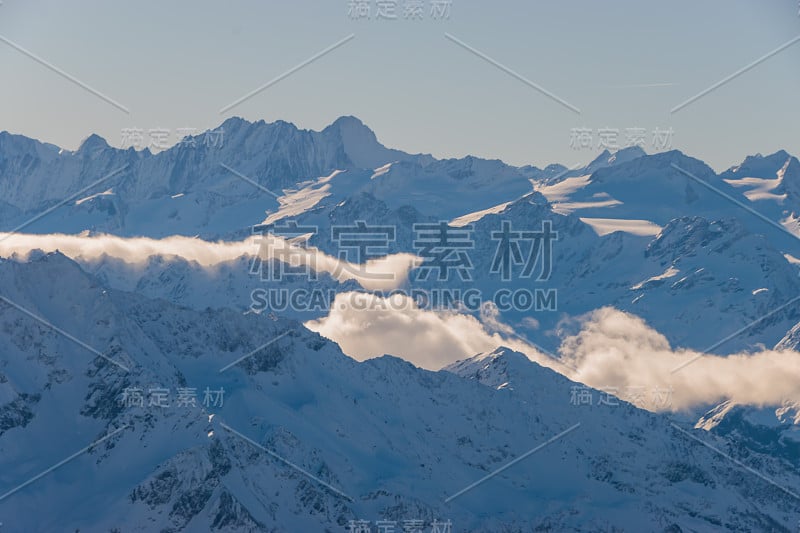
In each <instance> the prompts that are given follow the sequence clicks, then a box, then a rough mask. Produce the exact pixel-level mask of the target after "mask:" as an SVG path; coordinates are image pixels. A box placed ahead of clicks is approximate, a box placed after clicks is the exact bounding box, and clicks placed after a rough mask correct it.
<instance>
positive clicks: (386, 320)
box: [306, 293, 800, 411]
mask: <svg viewBox="0 0 800 533" xmlns="http://www.w3.org/2000/svg"><path fill="white" fill-rule="evenodd" d="M404 298H406V297H404V296H402V295H394V296H392V300H384V299H383V298H380V297H377V296H373V295H367V294H363V293H345V294H340V295H339V296H338V297H337V298H336V301H335V303H334V306H333V309H332V310H331V313H330V314H329V316H327V317H325V318H322V319H320V320H315V321H311V322H308V323H307V324H306V325H307V326H308V327H309V328H310V329H312V330H314V331H317V332H319V333H320V334H321V335H323V336H325V337H328V338H330V339H332V340H334V341H335V342H337V343H339V344H340V345H341V347H342V349H343V350H344V352H345V353H347V354H348V355H350V356H351V357H354V358H356V359H359V360H364V359H369V358H372V357H378V356H381V355H384V354H392V355H396V356H398V357H402V358H403V359H405V360H407V361H410V362H412V363H414V364H415V365H417V366H420V367H423V368H427V369H430V370H437V369H440V368H442V367H443V366H445V365H447V364H450V363H452V362H455V361H456V360H459V359H464V358H467V357H471V356H473V355H475V354H477V353H480V352H488V351H491V350H493V349H494V348H496V347H497V346H500V345H503V346H507V347H509V348H511V349H514V350H517V351H519V352H522V353H524V354H526V355H527V356H528V357H529V358H530V359H531V360H533V361H535V362H537V363H539V364H541V365H542V366H546V367H549V368H552V369H553V370H555V371H558V372H560V373H562V374H564V375H565V376H567V377H568V378H570V379H572V380H574V381H578V382H580V383H585V384H586V385H588V386H590V387H593V388H596V389H601V390H606V391H609V392H610V393H611V394H614V395H615V396H618V397H620V398H622V399H624V400H627V401H630V402H631V403H634V404H636V405H638V406H639V407H642V408H645V409H649V410H655V411H682V410H686V409H690V408H692V407H697V406H704V405H713V404H717V403H720V402H722V401H725V400H733V401H734V402H737V403H740V404H746V405H754V406H765V405H780V404H782V403H783V402H784V401H786V400H790V401H798V400H800V353H798V352H794V351H774V350H765V351H761V352H756V353H753V354H747V353H740V354H732V355H729V356H727V357H723V356H717V355H707V354H702V353H699V352H695V351H692V350H674V349H672V348H671V347H670V346H669V343H668V342H667V339H666V338H665V337H664V336H663V335H661V334H660V333H658V332H657V331H655V330H654V329H652V328H650V327H649V326H648V325H647V324H646V323H645V322H644V321H643V320H642V319H640V318H639V317H636V316H634V315H630V314H628V313H624V312H622V311H618V310H616V309H613V308H602V309H599V310H597V311H594V312H593V313H590V314H589V315H587V316H585V317H583V318H582V319H581V328H580V331H579V332H578V333H577V334H576V335H573V336H570V337H567V338H565V339H564V340H563V341H562V344H561V348H560V349H559V353H560V357H561V361H563V362H564V363H565V364H566V365H568V366H565V365H563V364H559V363H558V362H556V361H553V360H552V358H551V357H550V356H548V355H546V354H544V353H543V352H542V351H541V350H539V349H538V348H537V347H536V346H534V345H532V344H531V343H529V342H526V341H525V340H524V339H522V338H521V337H519V336H517V335H516V333H515V332H514V330H513V329H512V328H511V327H510V326H508V325H507V324H502V323H500V322H499V321H498V319H497V315H496V313H494V312H493V311H492V309H491V307H487V308H486V309H485V311H484V313H483V317H482V320H480V321H479V320H478V319H476V318H475V317H473V316H470V315H465V314H459V313H453V312H447V313H445V312H438V311H429V310H424V309H420V308H418V307H417V306H416V305H415V304H414V303H413V301H411V300H406V301H404V300H403V299H404ZM690 361H691V363H689V362H690ZM686 363H689V364H686ZM681 365H686V366H684V367H683V368H680V369H679V370H676V369H677V368H678V367H680V366H681ZM642 391H645V392H647V394H642ZM653 391H659V394H661V396H662V399H663V401H662V402H660V403H659V404H654V402H653V401H652V394H651V393H652V392H653Z"/></svg>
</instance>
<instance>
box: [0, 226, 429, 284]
mask: <svg viewBox="0 0 800 533" xmlns="http://www.w3.org/2000/svg"><path fill="white" fill-rule="evenodd" d="M35 250H41V251H43V252H55V251H60V252H61V253H63V254H64V255H66V256H67V257H70V258H72V259H74V260H76V261H83V262H92V261H99V260H101V259H103V258H104V257H113V258H117V259H121V260H123V261H125V262H126V263H129V264H132V265H144V264H146V262H147V260H148V258H150V257H153V256H161V257H165V258H169V257H180V258H182V259H185V260H187V261H195V262H197V263H198V264H199V265H201V266H203V267H214V266H216V265H218V264H220V263H223V262H225V261H232V260H234V259H237V258H239V257H242V256H253V257H255V256H259V257H261V259H262V260H267V259H272V258H277V259H284V260H286V261H287V262H289V261H291V262H292V264H293V265H295V266H299V265H308V266H309V267H310V268H312V269H313V270H315V271H317V272H327V273H328V274H330V275H332V276H333V277H334V278H335V279H337V280H338V281H340V282H344V281H348V280H351V279H352V280H356V281H357V282H358V283H359V284H360V285H361V286H362V287H364V288H365V289H369V290H390V289H394V288H397V287H399V286H401V285H402V284H403V283H405V281H406V280H407V279H408V273H409V271H410V270H411V269H412V268H413V267H414V266H415V265H416V263H417V261H418V260H419V259H418V258H417V256H415V255H413V254H395V255H390V256H387V257H383V258H381V259H376V260H372V261H368V262H367V263H365V264H364V265H354V264H352V263H348V262H346V261H342V260H340V259H337V258H335V257H332V256H330V255H327V254H325V253H324V252H322V251H320V250H318V249H316V248H313V247H308V248H304V247H301V246H299V245H298V244H296V243H295V242H294V241H287V240H286V239H282V238H280V237H276V236H274V235H267V236H263V237H262V236H260V235H258V236H253V237H251V238H249V239H245V240H243V241H233V242H225V241H217V242H209V241H204V240H202V239H198V238H193V237H183V236H172V237H165V238H163V239H151V238H147V237H117V236H115V235H64V234H48V235H36V234H19V233H0V257H12V256H14V255H16V256H17V257H20V258H22V259H25V258H27V257H28V256H29V255H30V253H31V252H33V251H35Z"/></svg>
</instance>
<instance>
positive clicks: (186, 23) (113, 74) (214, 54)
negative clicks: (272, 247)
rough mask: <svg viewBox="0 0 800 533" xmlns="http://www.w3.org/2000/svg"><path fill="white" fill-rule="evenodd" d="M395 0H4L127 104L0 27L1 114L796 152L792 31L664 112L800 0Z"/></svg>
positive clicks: (707, 154)
mask: <svg viewBox="0 0 800 533" xmlns="http://www.w3.org/2000/svg"><path fill="white" fill-rule="evenodd" d="M405 1H406V0H397V15H398V19H397V20H375V19H374V15H375V11H376V9H377V6H376V1H375V0H372V1H371V2H370V3H371V4H372V6H371V8H372V13H371V14H372V15H373V17H372V19H370V20H356V19H353V18H351V17H350V16H349V15H348V8H349V7H348V6H349V0H317V1H304V0H294V1H292V2H285V1H257V2H256V1H253V2H219V1H192V2H189V1H183V0H180V1H178V0H175V1H172V0H171V1H167V2H164V1H158V2H157V1H149V0H146V1H137V2H107V1H102V0H71V1H63V0H41V1H40V0H34V1H31V0H3V3H2V5H0V36H2V37H3V38H5V39H9V40H11V41H13V42H14V43H17V44H18V45H21V46H22V47H24V48H26V49H27V50H29V51H31V52H33V53H35V54H37V55H39V56H40V57H42V58H43V59H45V60H47V61H48V62H50V63H51V64H53V65H55V66H57V67H59V68H61V69H63V70H64V71H65V72H67V73H69V74H70V75H72V76H74V77H76V78H78V79H79V80H80V81H81V82H83V83H85V84H87V85H90V86H91V87H93V88H95V89H96V90H98V91H100V92H102V93H103V94H105V95H107V96H108V97H110V98H112V99H114V100H115V101H117V102H119V103H120V104H122V105H124V106H125V107H127V108H128V109H130V114H126V113H124V112H122V111H120V110H118V109H116V108H114V107H113V106H111V105H109V104H108V103H106V102H104V101H103V100H101V99H100V98H98V97H96V96H94V95H92V94H90V93H88V92H87V91H85V90H84V89H82V88H80V87H78V86H76V85H74V84H72V83H71V82H69V81H67V80H65V79H63V78H62V77H60V76H59V75H57V74H55V73H54V72H52V71H50V70H48V69H46V68H45V67H43V66H41V65H40V64H38V63H36V62H35V61H33V60H32V59H30V58H29V57H26V56H25V55H23V54H22V53H20V52H19V51H17V50H15V49H13V48H12V47H10V46H9V45H7V44H6V43H2V42H0V62H1V64H2V72H3V74H2V79H3V82H2V83H1V84H0V130H8V131H11V132H14V133H22V134H25V135H28V136H31V137H35V138H38V139H41V140H44V141H48V142H52V143H55V144H58V145H60V146H63V147H65V148H68V149H74V148H76V147H77V146H78V145H79V143H80V141H81V139H83V138H85V137H86V136H87V135H88V134H90V133H92V132H96V133H99V134H100V135H102V136H103V137H105V138H106V139H107V140H108V141H109V143H111V144H112V145H120V144H121V142H122V133H121V131H122V129H123V128H132V127H135V128H142V129H145V130H147V129H150V128H165V129H169V130H170V131H172V132H174V131H175V130H176V129H177V128H184V127H192V128H197V129H200V130H202V129H207V128H211V127H214V126H216V125H218V124H219V123H221V122H222V121H223V120H224V119H225V118H227V117H228V116H231V115H239V116H243V117H245V118H247V119H250V120H256V119H265V120H267V121H272V120H277V119H283V120H288V121H290V122H293V123H295V124H297V125H298V126H300V127H303V128H311V129H321V128H323V127H324V126H325V125H327V124H328V123H330V122H332V121H333V120H334V119H335V118H336V117H337V116H340V115H356V116H358V117H359V118H361V119H362V120H363V121H364V122H365V123H366V124H367V125H369V126H370V127H371V128H372V129H373V130H375V131H376V133H377V135H378V138H379V139H380V140H381V141H382V142H383V143H384V144H386V145H389V146H391V147H395V148H400V149H403V150H406V151H411V152H418V151H423V152H430V153H432V154H434V155H435V156H437V157H460V156H463V155H466V154H473V155H478V156H482V157H492V158H500V159H503V160H505V161H507V162H510V163H513V164H528V163H530V164H536V165H540V166H541V165H544V164H547V163H551V162H561V163H564V164H568V165H569V164H574V163H578V162H580V161H585V160H587V159H590V158H591V157H592V156H593V155H594V154H595V153H596V152H597V150H595V149H591V150H588V149H587V150H577V151H576V150H574V149H572V148H571V146H570V137H571V130H572V129H573V128H576V127H586V128H590V129H592V130H594V131H595V132H596V130H597V129H599V128H612V129H618V130H619V131H620V133H619V142H620V143H621V142H622V141H623V130H624V129H625V128H634V127H635V128H644V129H645V130H646V131H647V132H648V137H649V136H650V135H651V132H652V130H654V129H655V128H657V127H658V128H662V129H666V128H670V127H671V128H672V129H673V131H674V134H673V138H672V145H673V147H675V148H678V149H680V150H683V151H685V152H687V153H689V154H691V155H694V156H697V157H700V158H702V159H704V160H706V161H707V162H709V163H710V164H711V165H712V166H713V167H715V168H716V169H718V170H719V169H723V168H727V167H729V166H731V165H733V164H735V163H737V162H739V161H740V160H741V159H743V158H744V156H745V155H747V154H752V153H756V152H762V153H769V152H773V151H776V150H778V149H781V148H783V149H786V150H788V151H790V152H792V153H794V154H796V155H800V107H799V106H798V103H799V102H800V98H798V95H800V42H799V43H797V44H795V45H793V46H791V47H789V48H787V49H786V50H784V51H783V52H781V53H779V54H776V55H775V56H774V57H772V58H770V59H768V60H766V61H764V62H763V63H761V64H760V65H758V66H756V67H754V68H753V69H752V70H750V71H749V72H745V73H744V74H742V75H741V76H740V77H738V78H736V79H733V80H732V81H730V82H729V83H727V84H725V85H723V86H721V87H720V88H718V89H717V90H715V91H713V92H711V93H709V94H708V95H706V96H705V97H703V98H700V99H699V100H697V101H696V102H694V103H692V104H691V105H689V106H687V107H685V108H684V109H682V110H680V111H678V112H677V113H674V114H673V113H670V110H671V109H672V108H673V107H675V106H676V105H678V104H680V103H681V102H683V101H685V100H686V99H688V98H690V97H692V96H694V95H695V94H697V93H699V92H700V91H702V90H704V89H706V88H708V87H709V86H711V85H713V84H714V83H716V82H718V81H720V80H722V79H723V78H725V77H727V76H729V75H731V74H732V73H734V72H736V71H737V70H739V69H741V68H742V67H745V66H746V65H748V64H749V63H751V62H753V61H755V60H756V59H758V58H760V57H762V56H763V55H765V54H767V53H768V52H770V51H772V50H774V49H775V48H777V47H779V46H780V45H782V44H784V43H786V42H787V41H789V40H791V39H792V38H794V37H796V36H798V35H800V17H798V5H797V2H796V0H785V1H784V0H769V1H765V0H751V1H738V0H713V1H712V0H706V1H702V2H697V1H696V0H691V1H684V0H676V1H670V2H652V1H642V0H614V1H609V2H599V1H596V0H575V1H564V0H561V1H552V2H532V1H498V2H492V3H490V2H485V1H477V0H452V3H451V5H450V8H449V9H450V13H449V18H448V19H446V20H438V19H434V18H433V17H432V16H431V13H430V9H431V5H430V4H431V2H432V1H433V0H425V11H424V13H423V20H421V21H414V20H406V19H404V18H403V6H404V3H405ZM446 32H447V33H449V34H451V35H453V36H455V37H456V38H458V39H460V40H461V41H463V42H464V43H466V44H468V45H469V46H471V47H474V48H475V49H477V50H479V51H480V52H482V53H484V54H486V55H488V56H490V57H491V58H493V59H494V60H496V61H499V62H500V63H503V64H504V65H506V66H507V67H509V68H511V69H513V70H514V71H515V72H517V73H519V74H520V75H522V76H524V77H526V78H527V79H529V80H531V81H532V82H535V83H537V84H539V85H540V86H542V87H543V88H545V89H547V90H548V91H550V92H552V93H553V94H555V95H557V96H558V97H559V98H561V99H563V100H565V101H566V102H568V103H569V104H571V105H574V106H576V107H578V108H579V109H580V110H581V113H580V114H577V113H575V112H573V111H571V110H569V109H567V108H565V107H563V106H562V105H560V104H559V103H557V102H555V101H554V100H552V99H550V98H548V97H547V96H545V95H543V94H541V93H539V92H537V91H536V90H534V89H533V88H531V87H529V86H528V85H526V84H525V83H522V82H521V81H519V80H517V79H514V78H513V77H512V76H510V75H508V74H507V73H504V72H502V71H501V70H499V69H497V68H496V67H495V66H492V65H491V64H489V63H488V62H486V61H484V60H483V59H481V58H479V57H476V56H475V55H474V54H472V53H470V52H469V51H467V50H465V49H464V48H462V47H460V46H459V45H457V44H456V43H454V42H452V41H450V40H448V39H447V38H445V35H444V34H445V33H446ZM350 34H355V38H354V39H352V40H351V41H349V42H347V43H346V44H344V45H342V46H341V47H340V48H338V49H336V50H334V51H332V52H331V53H330V54H328V55H326V56H324V57H322V58H320V59H319V60H317V61H315V62H313V63H311V64H309V65H308V66H306V67H305V68H303V69H301V70H298V71H297V72H295V73H294V74H292V75H291V76H289V77H287V78H285V79H283V80H282V81H280V82H278V83H277V84H275V85H274V86H272V87H270V88H268V89H267V90H265V91H264V92H262V93H260V94H258V95H256V96H254V97H253V98H251V99H250V100H248V101H246V102H245V103H243V104H241V105H240V106H238V107H236V108H234V109H232V110H230V111H229V112H227V113H224V114H220V112H219V111H220V109H221V108H222V107H224V106H226V105H228V104H230V103H231V102H233V101H235V100H236V99H238V98H239V97H241V96H243V95H244V94H246V93H248V92H250V91H252V90H253V89H256V88H257V87H259V86H260V85H262V84H264V83H266V82H268V81H269V80H271V79H273V78H275V77H276V76H278V75H279V74H281V73H283V72H285V71H287V70H289V69H291V68H292V67H294V66H296V65H297V64H299V63H301V62H302V61H304V60H306V59H307V58H309V57H311V56H313V55H314V54H316V53H318V52H320V51H321V50H323V49H325V48H326V47H328V46H330V45H332V44H333V43H336V42H337V41H339V40H341V39H342V38H344V37H346V36H348V35H350ZM594 140H595V142H596V140H597V137H596V133H595V134H594ZM647 142H648V144H649V143H650V142H651V139H650V138H648V140H647ZM645 149H648V150H649V151H652V149H651V148H650V147H648V146H647V145H646V146H645Z"/></svg>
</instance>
